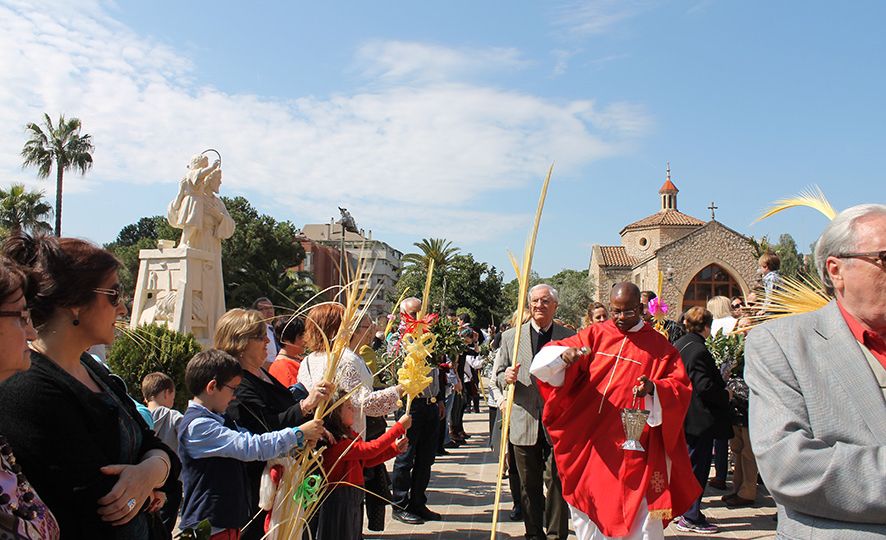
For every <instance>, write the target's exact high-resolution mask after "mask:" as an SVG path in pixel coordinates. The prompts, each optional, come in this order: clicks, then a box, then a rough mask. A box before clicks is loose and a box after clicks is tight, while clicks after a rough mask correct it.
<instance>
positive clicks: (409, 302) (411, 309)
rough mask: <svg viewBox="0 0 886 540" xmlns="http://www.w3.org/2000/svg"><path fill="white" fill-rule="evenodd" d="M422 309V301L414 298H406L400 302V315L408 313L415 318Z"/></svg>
mask: <svg viewBox="0 0 886 540" xmlns="http://www.w3.org/2000/svg"><path fill="white" fill-rule="evenodd" d="M420 309H421V300H419V299H418V298H416V297H414V296H410V297H409V298H406V299H405V300H403V301H402V302H400V313H408V314H410V315H412V316H413V317H415V314H416V313H418V312H419V310H420Z"/></svg>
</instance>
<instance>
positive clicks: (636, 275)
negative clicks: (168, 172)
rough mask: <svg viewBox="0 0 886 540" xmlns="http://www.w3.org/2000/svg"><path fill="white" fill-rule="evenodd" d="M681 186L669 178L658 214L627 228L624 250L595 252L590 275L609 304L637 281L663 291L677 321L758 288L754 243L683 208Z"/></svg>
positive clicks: (661, 192) (599, 295) (645, 287)
mask: <svg viewBox="0 0 886 540" xmlns="http://www.w3.org/2000/svg"><path fill="white" fill-rule="evenodd" d="M678 192H679V190H678V189H677V186H675V185H674V183H673V182H672V181H671V167H670V164H668V167H667V179H666V180H665V183H664V185H662V186H661V189H659V190H658V193H659V197H660V205H661V208H660V209H659V211H658V212H656V213H654V214H652V215H650V216H647V217H644V218H643V219H641V220H639V221H635V222H633V223H631V224H629V225H626V226H625V227H624V228H623V229H622V230H621V232H620V233H619V234H620V235H621V245H620V246H601V245H598V244H594V245H593V247H592V248H591V261H590V268H589V269H588V273H589V275H590V279H591V283H593V285H594V294H595V296H596V297H597V298H598V299H599V300H601V301H602V302H604V303H606V302H608V301H609V290H610V289H611V288H612V286H613V285H614V284H616V283H618V282H621V281H631V282H633V283H635V284H636V285H637V286H638V287H640V290H651V291H656V292H658V281H659V272H660V273H661V276H662V287H661V297H662V299H663V300H664V301H665V303H666V304H667V305H668V306H669V307H670V311H669V313H668V317H669V318H671V319H676V318H677V317H679V314H680V313H682V312H683V311H685V310H687V309H689V308H690V307H692V306H704V305H705V304H706V303H707V301H708V299H710V298H711V297H713V296H728V297H730V298H732V297H733V296H742V297H747V295H748V294H749V293H750V292H751V291H752V290H753V289H754V288H755V287H757V285H758V277H757V257H756V255H755V251H754V246H753V244H752V243H751V241H750V239H749V238H748V237H746V236H744V235H742V234H739V233H737V232H735V231H734V230H732V229H730V228H729V227H726V226H725V225H723V224H722V223H720V222H719V221H717V220H716V219H714V212H713V210H715V209H716V207H715V206H714V205H713V203H711V207H710V209H711V220H710V221H707V222H705V221H703V220H701V219H698V218H696V217H693V216H690V215H687V214H684V213H683V212H680V211H679V210H678V209H677V193H678Z"/></svg>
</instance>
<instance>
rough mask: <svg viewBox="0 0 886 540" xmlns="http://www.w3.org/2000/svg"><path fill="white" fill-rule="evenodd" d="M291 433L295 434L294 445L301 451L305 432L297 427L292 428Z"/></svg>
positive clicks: (303, 445)
mask: <svg viewBox="0 0 886 540" xmlns="http://www.w3.org/2000/svg"><path fill="white" fill-rule="evenodd" d="M292 431H294V432H295V445H296V446H297V447H298V449H299V450H301V449H302V448H304V447H305V432H304V431H302V430H301V428H297V427H294V428H292Z"/></svg>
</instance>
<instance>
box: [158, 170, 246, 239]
mask: <svg viewBox="0 0 886 540" xmlns="http://www.w3.org/2000/svg"><path fill="white" fill-rule="evenodd" d="M221 175H222V172H221V161H220V160H215V161H214V162H213V163H212V165H209V158H208V157H206V156H204V155H200V154H198V155H196V156H194V157H193V158H191V164H190V165H189V166H188V173H187V174H186V175H185V176H184V178H182V180H181V182H180V183H179V189H178V196H176V198H175V200H174V201H172V202H171V203H169V208H168V209H167V213H166V219H167V220H168V221H169V224H170V225H172V226H173V227H175V228H176V229H181V230H182V238H181V241H180V242H179V244H178V246H179V247H191V248H194V249H202V250H203V251H208V252H210V253H218V254H221V241H222V240H224V239H226V238H230V237H231V235H232V234H234V220H233V219H231V216H230V215H229V214H228V210H227V208H225V203H223V202H222V200H221V199H219V198H218V196H217V194H218V189H219V186H220V185H221Z"/></svg>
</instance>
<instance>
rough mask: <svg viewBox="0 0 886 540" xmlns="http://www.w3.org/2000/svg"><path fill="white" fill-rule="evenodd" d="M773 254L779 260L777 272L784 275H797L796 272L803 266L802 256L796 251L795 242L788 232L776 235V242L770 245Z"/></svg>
mask: <svg viewBox="0 0 886 540" xmlns="http://www.w3.org/2000/svg"><path fill="white" fill-rule="evenodd" d="M772 247H773V248H775V254H776V255H778V258H779V259H780V260H781V267H780V268H779V273H780V274H781V275H782V276H786V277H791V278H793V277H797V273H798V272H799V271H800V269H801V268H802V267H803V258H802V257H801V256H800V254H799V253H798V252H797V243H796V242H794V238H793V237H792V236H791V235H790V234H787V233H785V234H782V235H781V236H779V237H778V243H777V244H775V245H774V246H772Z"/></svg>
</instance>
